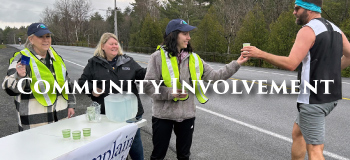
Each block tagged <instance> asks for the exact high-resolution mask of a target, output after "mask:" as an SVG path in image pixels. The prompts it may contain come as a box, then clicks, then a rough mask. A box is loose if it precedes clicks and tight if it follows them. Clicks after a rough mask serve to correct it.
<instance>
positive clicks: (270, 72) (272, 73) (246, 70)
mask: <svg viewBox="0 0 350 160" xmlns="http://www.w3.org/2000/svg"><path fill="white" fill-rule="evenodd" d="M241 70H246V71H254V72H261V73H267V74H277V75H281V76H289V77H296V75H290V74H281V73H274V72H265V71H257V70H251V69H241Z"/></svg>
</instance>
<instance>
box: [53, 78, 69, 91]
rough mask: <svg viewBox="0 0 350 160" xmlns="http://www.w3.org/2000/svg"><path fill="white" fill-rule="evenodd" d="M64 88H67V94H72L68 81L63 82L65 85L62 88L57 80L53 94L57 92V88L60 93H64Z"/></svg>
mask: <svg viewBox="0 0 350 160" xmlns="http://www.w3.org/2000/svg"><path fill="white" fill-rule="evenodd" d="M64 88H66V90H65V93H66V94H70V93H69V87H68V81H65V82H64V84H63V87H62V88H61V87H60V85H59V84H58V83H57V82H56V81H55V82H54V83H53V91H52V94H56V89H57V91H58V93H62V91H63V90H64Z"/></svg>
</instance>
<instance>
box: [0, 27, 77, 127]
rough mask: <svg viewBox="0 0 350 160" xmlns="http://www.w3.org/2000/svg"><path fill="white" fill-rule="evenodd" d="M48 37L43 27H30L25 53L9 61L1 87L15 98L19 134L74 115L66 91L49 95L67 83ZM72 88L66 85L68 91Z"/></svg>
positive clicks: (46, 30) (69, 97)
mask: <svg viewBox="0 0 350 160" xmlns="http://www.w3.org/2000/svg"><path fill="white" fill-rule="evenodd" d="M51 34H52V33H51V32H50V30H49V29H48V28H47V26H46V25H45V24H43V23H33V24H31V25H30V26H29V27H28V32H27V35H28V38H27V41H26V43H25V49H23V50H21V51H19V52H16V53H15V54H14V56H13V57H12V58H11V59H10V66H9V69H8V71H7V76H6V77H5V80H4V82H3V85H2V86H3V89H5V91H6V92H7V94H9V95H10V96H14V97H15V105H16V109H17V112H18V114H17V115H18V127H19V131H22V130H27V129H30V128H33V127H37V126H41V125H45V124H49V123H53V122H56V121H58V120H61V119H64V118H67V117H68V118H70V117H71V116H73V114H74V106H75V97H74V95H73V94H66V93H65V91H66V90H67V89H68V88H65V89H63V91H62V93H60V92H58V91H57V90H56V91H55V93H57V94H54V93H53V91H54V90H53V88H54V84H55V83H56V84H58V85H59V87H61V88H63V86H64V84H65V83H66V82H69V81H70V79H69V77H68V72H67V70H66V66H65V64H64V62H63V59H62V58H61V56H60V55H58V54H57V53H56V51H55V50H54V49H53V48H52V47H51ZM46 82H47V83H46ZM36 83H37V84H38V85H37V89H35V85H34V84H36ZM47 84H49V85H47ZM72 88H73V87H72V85H71V83H69V90H70V91H71V89H72ZM46 90H48V92H46V93H45V91H46Z"/></svg>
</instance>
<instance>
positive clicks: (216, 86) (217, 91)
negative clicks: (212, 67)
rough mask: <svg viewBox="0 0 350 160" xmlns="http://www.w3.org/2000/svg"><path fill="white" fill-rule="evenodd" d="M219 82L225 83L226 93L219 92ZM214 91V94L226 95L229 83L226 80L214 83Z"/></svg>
mask: <svg viewBox="0 0 350 160" xmlns="http://www.w3.org/2000/svg"><path fill="white" fill-rule="evenodd" d="M219 82H222V83H224V85H225V89H224V92H220V91H219V90H218V83H219ZM213 89H214V92H215V93H217V94H225V93H226V92H227V91H228V89H229V86H228V83H227V82H226V81H225V80H218V81H216V82H214V85H213Z"/></svg>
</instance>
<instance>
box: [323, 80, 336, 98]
mask: <svg viewBox="0 0 350 160" xmlns="http://www.w3.org/2000/svg"><path fill="white" fill-rule="evenodd" d="M322 82H324V89H325V91H324V94H331V93H329V82H332V83H334V79H333V80H321V81H320V83H322Z"/></svg>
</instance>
